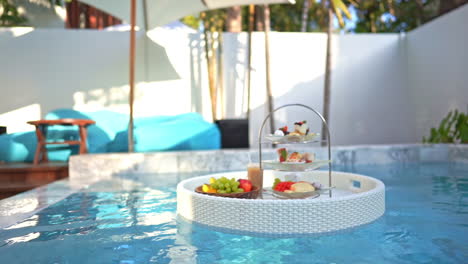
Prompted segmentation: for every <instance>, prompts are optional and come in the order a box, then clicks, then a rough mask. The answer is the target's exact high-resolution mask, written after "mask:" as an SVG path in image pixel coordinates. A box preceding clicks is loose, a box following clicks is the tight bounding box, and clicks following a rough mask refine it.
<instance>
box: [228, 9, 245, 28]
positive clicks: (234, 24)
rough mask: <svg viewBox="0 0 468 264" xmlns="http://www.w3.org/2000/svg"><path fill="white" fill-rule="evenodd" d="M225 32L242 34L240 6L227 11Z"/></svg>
mask: <svg viewBox="0 0 468 264" xmlns="http://www.w3.org/2000/svg"><path fill="white" fill-rule="evenodd" d="M226 31H227V32H242V15H241V7H240V6H233V7H230V8H228V9H227V17H226Z"/></svg>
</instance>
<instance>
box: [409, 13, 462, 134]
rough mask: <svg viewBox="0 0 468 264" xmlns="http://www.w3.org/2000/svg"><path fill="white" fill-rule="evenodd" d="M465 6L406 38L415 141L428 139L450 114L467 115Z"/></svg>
mask: <svg viewBox="0 0 468 264" xmlns="http://www.w3.org/2000/svg"><path fill="white" fill-rule="evenodd" d="M467 25H468V5H465V6H463V7H460V8H458V9H456V10H454V11H453V12H451V13H449V14H447V15H444V16H442V17H440V18H438V19H436V20H434V21H432V22H430V23H428V24H426V25H424V26H422V27H420V28H418V29H416V30H414V31H412V32H410V33H409V34H408V36H407V38H406V45H407V53H408V56H407V65H408V75H409V76H410V78H409V85H410V87H411V95H412V97H411V100H412V102H413V104H414V116H413V118H412V119H413V120H414V122H415V125H416V126H415V131H414V134H415V137H417V139H419V140H421V138H422V136H423V135H426V136H428V135H429V131H430V128H431V127H436V126H438V125H439V123H440V121H441V120H442V118H444V117H445V116H446V115H447V113H448V112H449V111H450V110H454V109H458V110H459V111H465V112H468V50H467V49H468V27H467Z"/></svg>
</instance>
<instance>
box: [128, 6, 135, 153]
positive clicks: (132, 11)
mask: <svg viewBox="0 0 468 264" xmlns="http://www.w3.org/2000/svg"><path fill="white" fill-rule="evenodd" d="M135 17H136V0H131V2H130V92H129V93H130V96H129V106H130V121H129V123H128V152H133V151H134V144H133V101H134V94H135Z"/></svg>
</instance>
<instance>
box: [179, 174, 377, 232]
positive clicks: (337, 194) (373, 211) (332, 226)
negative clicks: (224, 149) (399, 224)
mask: <svg viewBox="0 0 468 264" xmlns="http://www.w3.org/2000/svg"><path fill="white" fill-rule="evenodd" d="M263 175H264V187H265V188H271V186H272V185H273V181H274V178H275V177H278V178H280V179H282V177H283V176H284V173H281V172H275V171H271V170H266V171H264V173H263ZM223 176H225V177H227V178H236V179H239V178H244V179H245V178H247V172H246V171H242V172H229V173H218V174H210V175H206V176H200V177H194V178H190V179H187V180H184V181H182V182H180V183H179V184H178V186H177V214H178V216H180V217H182V218H183V219H185V220H189V221H191V222H193V223H199V224H201V225H203V226H208V227H213V228H214V229H216V230H225V231H227V232H235V233H246V234H260V235H281V236H284V235H286V236H289V235H292V236H297V235H308V234H309V235H310V234H319V233H327V232H334V231H338V230H343V229H347V228H352V227H356V226H360V225H363V224H367V223H369V222H372V221H374V220H376V219H377V218H379V217H380V216H382V215H383V213H384V212H385V186H384V184H383V183H382V182H381V181H380V180H377V179H375V178H371V177H367V176H364V175H359V174H353V173H345V172H333V176H334V178H333V179H334V181H333V182H332V185H333V186H334V189H333V190H332V197H329V195H328V194H327V195H320V196H319V197H317V198H314V199H312V198H305V199H278V198H275V197H274V196H271V195H267V193H264V195H263V199H236V198H227V197H218V196H211V195H205V194H201V193H197V192H195V189H196V188H197V187H198V186H200V185H202V184H204V183H207V182H209V179H210V178H211V177H215V178H219V177H223ZM283 178H284V177H283ZM282 180H283V179H282ZM301 180H304V181H309V182H320V183H328V172H326V171H312V172H304V173H302V174H301Z"/></svg>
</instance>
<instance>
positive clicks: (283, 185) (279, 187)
mask: <svg viewBox="0 0 468 264" xmlns="http://www.w3.org/2000/svg"><path fill="white" fill-rule="evenodd" d="M294 183H295V182H292V181H287V182H279V183H278V184H276V186H275V188H274V190H275V191H279V192H284V191H286V190H291V185H293V184H294Z"/></svg>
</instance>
